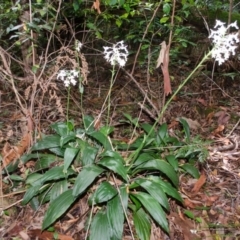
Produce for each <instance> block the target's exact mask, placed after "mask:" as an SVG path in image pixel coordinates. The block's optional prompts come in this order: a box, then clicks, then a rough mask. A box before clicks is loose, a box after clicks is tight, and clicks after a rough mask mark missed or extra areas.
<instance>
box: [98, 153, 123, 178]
mask: <svg viewBox="0 0 240 240" xmlns="http://www.w3.org/2000/svg"><path fill="white" fill-rule="evenodd" d="M99 164H100V165H102V166H104V167H105V168H108V169H110V170H111V171H113V172H115V173H117V174H118V175H120V176H121V177H122V178H123V179H124V180H125V181H127V171H126V169H125V167H124V166H123V163H122V161H121V160H120V159H118V158H111V157H104V158H102V159H101V161H100V162H99Z"/></svg>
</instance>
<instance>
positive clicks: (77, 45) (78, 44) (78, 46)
mask: <svg viewBox="0 0 240 240" xmlns="http://www.w3.org/2000/svg"><path fill="white" fill-rule="evenodd" d="M75 45H76V47H75V49H76V51H78V52H80V50H81V48H82V46H83V44H82V43H81V42H80V41H78V40H76V42H75Z"/></svg>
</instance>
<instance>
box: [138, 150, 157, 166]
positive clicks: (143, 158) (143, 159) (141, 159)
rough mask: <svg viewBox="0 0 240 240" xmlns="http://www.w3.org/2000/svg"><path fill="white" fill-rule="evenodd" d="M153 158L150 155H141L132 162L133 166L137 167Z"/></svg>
mask: <svg viewBox="0 0 240 240" xmlns="http://www.w3.org/2000/svg"><path fill="white" fill-rule="evenodd" d="M153 158H154V157H153V155H151V154H150V153H141V154H140V155H139V156H138V157H137V159H136V160H135V162H134V166H138V165H140V164H142V163H144V162H147V161H148V160H152V159H153Z"/></svg>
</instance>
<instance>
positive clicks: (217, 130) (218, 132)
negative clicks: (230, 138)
mask: <svg viewBox="0 0 240 240" xmlns="http://www.w3.org/2000/svg"><path fill="white" fill-rule="evenodd" d="M224 129H225V126H224V125H219V126H218V127H217V128H216V129H215V130H214V131H213V133H212V134H213V135H214V136H216V135H221V133H222V131H223V130H224Z"/></svg>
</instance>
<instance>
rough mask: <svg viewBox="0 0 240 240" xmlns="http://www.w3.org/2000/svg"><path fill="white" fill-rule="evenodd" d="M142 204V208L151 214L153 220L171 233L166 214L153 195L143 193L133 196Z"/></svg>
mask: <svg viewBox="0 0 240 240" xmlns="http://www.w3.org/2000/svg"><path fill="white" fill-rule="evenodd" d="M133 196H134V197H136V198H137V199H138V200H139V201H140V202H141V204H142V206H143V207H144V208H145V209H146V210H147V211H148V212H149V214H150V215H151V216H152V218H153V219H154V220H155V221H156V222H157V223H158V224H159V226H160V227H162V228H163V230H164V231H166V232H167V233H168V232H169V228H168V222H167V219H166V214H165V212H164V211H163V209H162V207H161V206H160V204H159V203H158V202H157V200H155V199H154V198H153V197H152V196H151V195H149V194H147V193H143V192H138V193H134V194H133Z"/></svg>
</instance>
